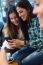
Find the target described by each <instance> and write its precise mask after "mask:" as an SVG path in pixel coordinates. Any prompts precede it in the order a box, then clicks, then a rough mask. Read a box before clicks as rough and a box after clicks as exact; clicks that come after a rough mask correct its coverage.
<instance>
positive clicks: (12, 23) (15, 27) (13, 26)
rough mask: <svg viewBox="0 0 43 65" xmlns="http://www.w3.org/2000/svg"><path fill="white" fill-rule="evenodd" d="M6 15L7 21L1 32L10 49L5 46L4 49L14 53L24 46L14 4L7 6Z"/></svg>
mask: <svg viewBox="0 0 43 65" xmlns="http://www.w3.org/2000/svg"><path fill="white" fill-rule="evenodd" d="M7 17H8V18H7V19H8V20H7V21H8V22H7V24H6V26H5V27H4V29H3V34H4V37H5V39H6V40H7V42H8V44H9V46H10V48H11V49H9V48H6V50H7V51H8V52H9V51H10V52H11V53H14V52H15V51H17V50H19V49H20V48H21V47H23V46H24V34H23V31H22V29H21V24H20V22H19V21H20V18H19V17H18V14H17V12H16V8H15V6H11V7H10V8H9V10H8V15H7ZM6 44H7V43H6Z"/></svg>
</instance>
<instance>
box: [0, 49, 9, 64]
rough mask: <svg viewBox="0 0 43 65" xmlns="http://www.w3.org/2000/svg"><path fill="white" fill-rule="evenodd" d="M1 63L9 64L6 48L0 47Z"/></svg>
mask: <svg viewBox="0 0 43 65" xmlns="http://www.w3.org/2000/svg"><path fill="white" fill-rule="evenodd" d="M0 65H9V64H8V60H7V56H6V52H5V50H4V49H0Z"/></svg>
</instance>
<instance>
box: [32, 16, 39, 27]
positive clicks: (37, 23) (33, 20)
mask: <svg viewBox="0 0 43 65" xmlns="http://www.w3.org/2000/svg"><path fill="white" fill-rule="evenodd" d="M32 24H33V25H35V26H39V19H38V17H35V18H33V19H32Z"/></svg>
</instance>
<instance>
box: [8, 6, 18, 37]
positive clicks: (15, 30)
mask: <svg viewBox="0 0 43 65" xmlns="http://www.w3.org/2000/svg"><path fill="white" fill-rule="evenodd" d="M13 12H14V13H16V15H17V17H18V14H17V11H16V8H15V6H13V5H11V6H10V7H9V8H8V12H7V13H8V15H7V21H8V22H7V26H8V29H9V32H10V33H9V35H10V37H11V38H17V34H18V27H17V26H15V25H14V24H13V23H11V21H10V18H9V14H11V13H13ZM18 18H19V17H18Z"/></svg>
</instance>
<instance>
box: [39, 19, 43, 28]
mask: <svg viewBox="0 0 43 65" xmlns="http://www.w3.org/2000/svg"><path fill="white" fill-rule="evenodd" d="M39 20H40V27H41V28H43V18H39Z"/></svg>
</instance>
